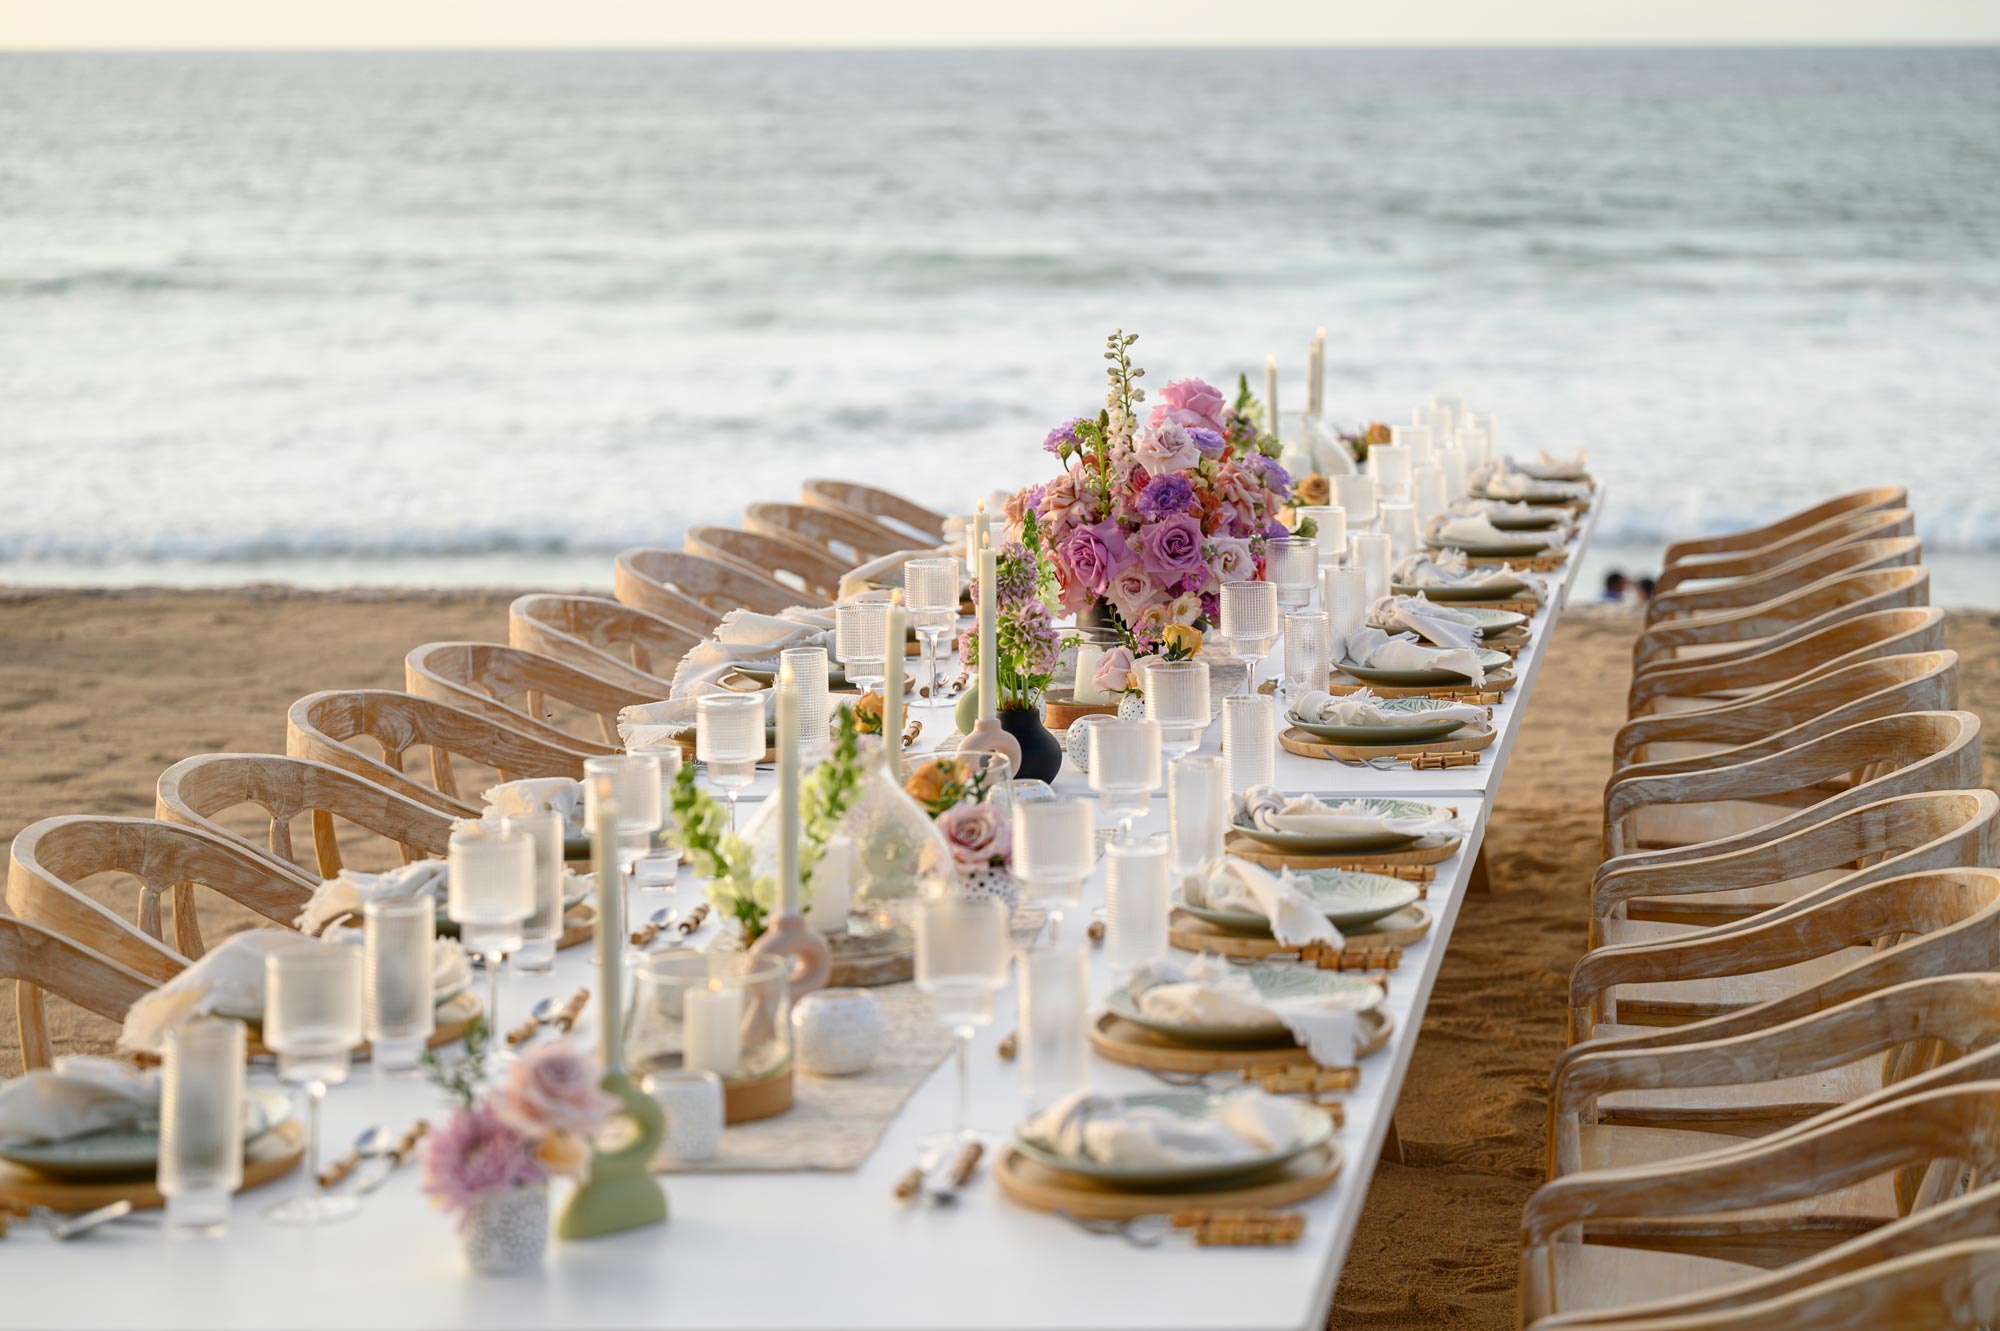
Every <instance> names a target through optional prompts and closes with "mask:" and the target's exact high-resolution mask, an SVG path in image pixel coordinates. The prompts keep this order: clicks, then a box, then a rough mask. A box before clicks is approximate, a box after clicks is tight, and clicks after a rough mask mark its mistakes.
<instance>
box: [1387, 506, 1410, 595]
mask: <svg viewBox="0 0 2000 1331" xmlns="http://www.w3.org/2000/svg"><path fill="white" fill-rule="evenodd" d="M1382 535H1384V536H1386V537H1387V538H1388V540H1389V560H1390V562H1391V563H1394V562H1395V561H1396V560H1398V559H1402V558H1404V557H1405V556H1407V555H1411V554H1414V553H1416V549H1417V506H1416V505H1415V504H1410V503H1403V502H1401V501H1397V502H1395V503H1388V504H1384V505H1382ZM1388 591H1389V579H1388V573H1387V570H1384V572H1383V577H1382V593H1383V595H1387V594H1388Z"/></svg>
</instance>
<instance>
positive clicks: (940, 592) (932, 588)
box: [903, 559, 958, 702]
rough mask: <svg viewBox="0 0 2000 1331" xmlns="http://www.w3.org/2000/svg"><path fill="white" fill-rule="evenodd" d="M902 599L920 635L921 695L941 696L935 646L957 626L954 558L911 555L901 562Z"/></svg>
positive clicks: (938, 646)
mask: <svg viewBox="0 0 2000 1331" xmlns="http://www.w3.org/2000/svg"><path fill="white" fill-rule="evenodd" d="M903 603H904V605H906V606H907V607H908V608H909V611H910V623H911V624H912V625H914V626H915V627H916V630H917V634H918V636H919V637H921V638H922V639H923V644H924V662H925V664H926V665H927V666H928V667H929V668H928V669H927V670H926V671H925V672H924V675H925V678H926V680H928V683H927V685H926V686H925V689H924V696H925V697H927V698H929V699H930V700H931V701H932V702H940V701H942V700H943V699H944V696H945V695H944V688H943V685H944V681H943V678H942V671H941V669H940V667H939V663H938V657H939V654H940V653H939V648H940V647H941V646H942V645H943V643H944V640H945V638H946V637H948V636H949V635H950V633H951V631H952V630H953V629H954V628H956V627H958V561H957V560H956V559H912V560H911V561H910V562H909V563H907V564H905V565H903Z"/></svg>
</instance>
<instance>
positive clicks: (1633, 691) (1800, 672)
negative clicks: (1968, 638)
mask: <svg viewBox="0 0 2000 1331" xmlns="http://www.w3.org/2000/svg"><path fill="white" fill-rule="evenodd" d="M1943 648H1944V611H1942V610H1940V609H1938V608H1937V607H1935V606H1918V607H1913V608H1910V609H1903V610H1878V611H1874V612H1872V613H1865V614H1860V615H1856V616H1855V617H1854V618H1852V619H1845V620H1840V621H1837V622H1835V623H1831V624H1828V625H1826V626H1825V627H1823V628H1820V629H1817V630H1814V631H1813V632H1811V633H1807V634H1803V635H1801V636H1800V637H1798V638H1795V639H1792V640H1790V641H1788V642H1785V643H1782V644H1779V645H1777V646H1774V647H1768V648H1760V649H1759V650H1757V651H1755V652H1753V653H1751V654H1750V655H1748V656H1732V658H1731V659H1729V660H1726V661H1717V660H1714V659H1710V660H1707V661H1690V662H1688V663H1687V664H1685V665H1677V666H1673V667H1670V668H1668V667H1663V668H1660V669H1656V670H1649V671H1647V672H1646V673H1645V674H1644V675H1640V676H1635V677H1634V678H1633V680H1632V684H1631V687H1630V688H1629V689H1628V690H1627V692H1626V715H1628V716H1633V717H1638V716H1647V715H1660V714H1663V713H1667V712H1686V711H1702V710H1706V709H1708V708H1711V707H1716V706H1720V705H1722V704H1724V703H1731V702H1742V701H1744V700H1745V699H1747V698H1753V697H1756V696H1758V695H1759V694H1763V693H1769V692H1773V691H1775V690H1777V689H1780V688H1789V687H1791V686H1792V685H1794V684H1799V683H1803V682H1804V681H1806V680H1808V679H1811V678H1814V677H1815V676H1818V675H1823V674H1826V673H1828V672H1830V671H1833V670H1838V669H1840V668H1841V667H1843V666H1849V665H1853V664H1854V663H1856V662H1857V661H1867V660H1873V659H1875V658H1877V657H1882V656H1899V655H1903V654H1905V653H1909V652H1935V651H1941V650H1943Z"/></svg>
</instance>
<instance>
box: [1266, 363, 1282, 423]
mask: <svg viewBox="0 0 2000 1331" xmlns="http://www.w3.org/2000/svg"><path fill="white" fill-rule="evenodd" d="M1264 432H1265V433H1266V434H1268V435H1271V436H1272V437H1274V438H1278V439H1282V438H1284V436H1283V435H1281V434H1279V433H1278V358H1277V357H1276V356H1266V357H1265V358H1264Z"/></svg>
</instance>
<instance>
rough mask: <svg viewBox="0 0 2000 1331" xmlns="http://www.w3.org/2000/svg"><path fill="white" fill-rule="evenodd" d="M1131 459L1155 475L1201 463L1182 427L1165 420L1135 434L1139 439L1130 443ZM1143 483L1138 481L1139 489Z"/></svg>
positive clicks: (1192, 440) (1185, 468) (1198, 453)
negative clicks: (1137, 434)
mask: <svg viewBox="0 0 2000 1331" xmlns="http://www.w3.org/2000/svg"><path fill="white" fill-rule="evenodd" d="M1132 456H1133V457H1134V458H1135V459H1136V460H1137V461H1138V463H1139V465H1140V466H1142V467H1144V468H1145V469H1146V470H1147V471H1148V472H1150V473H1151V474H1152V475H1153V476H1158V475H1160V474H1161V473H1163V472H1174V471H1187V470H1189V469H1190V468H1192V467H1193V466H1194V465H1195V464H1196V463H1198V462H1200V461H1201V450H1200V449H1199V448H1197V447H1195V442H1194V439H1193V437H1192V436H1191V435H1189V434H1188V432H1187V427H1186V426H1185V425H1182V424H1181V423H1180V422H1179V421H1174V420H1165V421H1159V422H1157V423H1155V424H1153V425H1149V426H1147V427H1146V428H1145V429H1143V430H1141V431H1139V437H1138V438H1137V439H1135V440H1133V442H1132ZM1144 484H1145V482H1144V481H1141V482H1140V485H1141V486H1143V485H1144Z"/></svg>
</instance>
